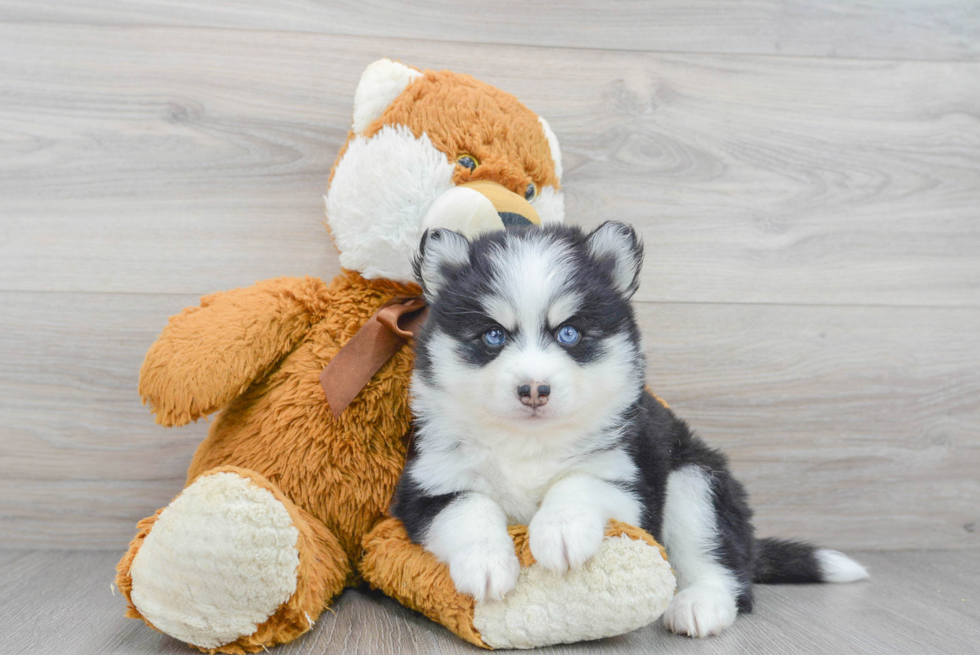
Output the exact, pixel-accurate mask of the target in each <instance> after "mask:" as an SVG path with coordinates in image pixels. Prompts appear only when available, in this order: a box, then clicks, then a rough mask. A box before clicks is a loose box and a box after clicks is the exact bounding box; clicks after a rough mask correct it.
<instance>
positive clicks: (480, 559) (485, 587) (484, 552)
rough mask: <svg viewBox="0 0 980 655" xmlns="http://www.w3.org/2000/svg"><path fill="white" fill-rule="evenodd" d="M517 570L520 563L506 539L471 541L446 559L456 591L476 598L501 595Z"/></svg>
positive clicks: (481, 599)
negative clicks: (475, 542) (473, 542)
mask: <svg viewBox="0 0 980 655" xmlns="http://www.w3.org/2000/svg"><path fill="white" fill-rule="evenodd" d="M505 536H506V535H505ZM520 572H521V563H520V562H519V561H517V555H516V554H514V545H513V543H512V542H511V540H510V539H507V540H506V541H503V542H502V543H499V544H497V543H492V542H483V543H480V544H473V545H471V546H470V547H468V548H466V549H465V550H462V551H460V552H459V553H457V554H456V555H454V556H453V558H452V559H451V560H450V561H449V575H450V576H451V577H452V579H453V583H454V584H455V585H456V590H457V591H458V592H459V593H461V594H469V595H470V596H472V597H473V598H474V599H475V600H477V601H483V600H500V599H501V598H503V597H504V596H505V595H506V594H507V593H508V592H509V591H510V590H511V589H513V588H514V583H516V582H517V575H518V574H519V573H520Z"/></svg>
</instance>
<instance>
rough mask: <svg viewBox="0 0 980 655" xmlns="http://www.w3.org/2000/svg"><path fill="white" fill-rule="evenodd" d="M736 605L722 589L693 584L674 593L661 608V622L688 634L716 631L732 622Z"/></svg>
mask: <svg viewBox="0 0 980 655" xmlns="http://www.w3.org/2000/svg"><path fill="white" fill-rule="evenodd" d="M737 614H738V608H737V606H736V604H735V599H734V598H733V597H732V595H731V594H730V593H728V592H727V591H726V590H724V589H722V588H720V587H715V586H710V585H693V586H691V587H688V588H687V589H682V590H681V591H680V592H678V593H677V595H676V596H674V600H673V601H671V603H670V607H668V608H667V611H666V612H664V625H665V626H666V627H667V629H668V630H670V631H671V632H675V633H677V634H679V635H687V636H688V637H708V636H711V635H716V634H719V633H720V632H721V631H722V630H724V629H725V628H727V627H728V626H730V625H731V624H732V623H734V622H735V616H736V615H737Z"/></svg>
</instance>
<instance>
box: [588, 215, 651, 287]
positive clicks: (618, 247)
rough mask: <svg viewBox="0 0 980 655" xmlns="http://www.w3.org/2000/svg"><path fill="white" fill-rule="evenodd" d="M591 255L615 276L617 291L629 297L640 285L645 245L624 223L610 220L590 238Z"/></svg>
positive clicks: (594, 231)
mask: <svg viewBox="0 0 980 655" xmlns="http://www.w3.org/2000/svg"><path fill="white" fill-rule="evenodd" d="M587 245H588V248H589V254H590V255H591V256H592V258H593V259H595V260H596V261H598V262H599V263H600V264H602V265H603V266H604V267H605V268H606V269H607V270H608V271H609V274H610V275H611V276H612V281H613V285H615V287H616V290H617V291H618V292H619V293H621V294H623V295H624V296H625V297H626V298H629V297H631V296H632V295H633V294H634V293H636V290H637V289H638V288H639V286H640V269H641V268H643V244H642V243H641V242H640V239H639V237H638V236H637V235H636V230H634V229H633V228H632V227H631V226H629V225H627V224H625V223H617V222H616V221H608V222H606V223H603V224H602V225H600V226H599V227H597V228H596V229H595V230H593V232H592V234H590V235H589V236H588V239H587Z"/></svg>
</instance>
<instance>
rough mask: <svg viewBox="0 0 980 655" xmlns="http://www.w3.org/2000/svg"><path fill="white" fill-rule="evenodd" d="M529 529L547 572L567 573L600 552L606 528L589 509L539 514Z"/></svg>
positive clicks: (550, 510)
mask: <svg viewBox="0 0 980 655" xmlns="http://www.w3.org/2000/svg"><path fill="white" fill-rule="evenodd" d="M527 529H528V534H529V537H530V545H531V554H532V555H534V559H535V560H537V561H538V563H539V564H541V566H543V567H544V568H546V569H550V570H552V571H555V572H556V573H564V572H565V571H567V570H568V569H569V568H573V569H577V568H579V567H581V566H582V565H583V564H585V563H586V562H588V561H589V560H590V559H591V558H592V556H593V555H595V554H596V553H597V552H599V548H600V547H601V546H602V539H603V536H604V535H603V533H604V530H605V525H604V524H603V521H602V518H601V517H599V516H598V515H596V514H595V513H594V512H591V511H589V510H588V509H585V508H579V507H556V508H542V509H541V510H540V511H538V513H537V514H535V515H534V518H533V519H531V523H530V524H529V525H528V527H527Z"/></svg>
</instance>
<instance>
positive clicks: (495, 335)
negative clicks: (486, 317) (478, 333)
mask: <svg viewBox="0 0 980 655" xmlns="http://www.w3.org/2000/svg"><path fill="white" fill-rule="evenodd" d="M505 341H507V333H506V332H504V331H503V330H501V329H500V328H490V329H489V330H487V331H486V332H484V333H483V343H485V344H487V345H488V346H493V347H494V348H499V347H500V346H502V345H504V342H505Z"/></svg>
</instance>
